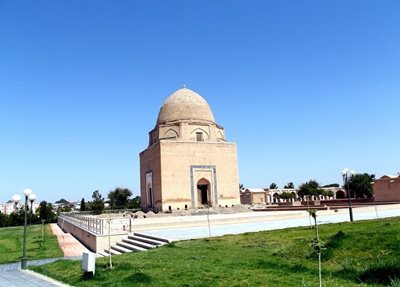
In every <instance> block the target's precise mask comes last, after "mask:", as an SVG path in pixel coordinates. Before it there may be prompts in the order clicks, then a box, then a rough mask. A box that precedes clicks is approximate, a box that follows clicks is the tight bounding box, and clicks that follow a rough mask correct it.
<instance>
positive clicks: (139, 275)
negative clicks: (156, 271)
mask: <svg viewBox="0 0 400 287" xmlns="http://www.w3.org/2000/svg"><path fill="white" fill-rule="evenodd" d="M128 281H129V282H137V283H150V282H151V281H152V279H151V277H150V276H149V275H147V274H146V273H143V272H141V271H137V272H135V273H133V274H132V275H131V276H129V278H128Z"/></svg>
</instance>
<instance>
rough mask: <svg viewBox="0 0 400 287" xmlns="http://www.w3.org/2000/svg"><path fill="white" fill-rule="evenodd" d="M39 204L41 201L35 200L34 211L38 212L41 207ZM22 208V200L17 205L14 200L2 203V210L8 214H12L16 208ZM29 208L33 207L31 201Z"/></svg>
mask: <svg viewBox="0 0 400 287" xmlns="http://www.w3.org/2000/svg"><path fill="white" fill-rule="evenodd" d="M39 205H40V203H39V202H33V204H32V209H33V212H36V210H37V209H38V208H39ZM20 208H23V204H22V203H21V202H19V203H18V204H17V205H15V204H14V203H13V202H7V203H0V212H1V213H3V214H7V215H10V214H11V213H12V212H14V211H15V210H16V209H20ZM28 208H29V209H31V203H30V202H29V203H28Z"/></svg>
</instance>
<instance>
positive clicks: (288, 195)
mask: <svg viewBox="0 0 400 287" xmlns="http://www.w3.org/2000/svg"><path fill="white" fill-rule="evenodd" d="M279 198H281V199H291V198H294V194H292V193H290V192H286V191H284V192H282V193H281V194H280V195H279Z"/></svg>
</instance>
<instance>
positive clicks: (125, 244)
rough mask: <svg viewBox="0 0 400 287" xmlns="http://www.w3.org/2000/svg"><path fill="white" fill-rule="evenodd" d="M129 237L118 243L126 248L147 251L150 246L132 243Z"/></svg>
mask: <svg viewBox="0 0 400 287" xmlns="http://www.w3.org/2000/svg"><path fill="white" fill-rule="evenodd" d="M129 241H131V240H129V239H122V242H118V243H117V244H118V245H119V246H123V247H124V248H127V249H130V250H131V251H146V250H147V249H149V248H143V247H141V246H137V245H134V244H131V243H130V242H129Z"/></svg>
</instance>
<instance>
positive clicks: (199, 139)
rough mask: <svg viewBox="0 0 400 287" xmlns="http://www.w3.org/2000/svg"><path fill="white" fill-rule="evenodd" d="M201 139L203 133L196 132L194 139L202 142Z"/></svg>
mask: <svg viewBox="0 0 400 287" xmlns="http://www.w3.org/2000/svg"><path fill="white" fill-rule="evenodd" d="M203 140H204V139H203V133H202V132H198V133H196V141H198V142H202V141H203Z"/></svg>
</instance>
